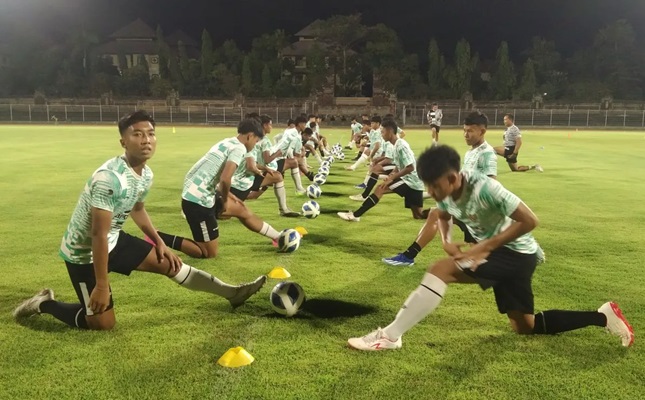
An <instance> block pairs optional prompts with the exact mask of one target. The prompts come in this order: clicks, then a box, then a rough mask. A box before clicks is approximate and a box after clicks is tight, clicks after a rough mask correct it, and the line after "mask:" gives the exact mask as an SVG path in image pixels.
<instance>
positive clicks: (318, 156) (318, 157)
mask: <svg viewBox="0 0 645 400" xmlns="http://www.w3.org/2000/svg"><path fill="white" fill-rule="evenodd" d="M315 154H316V160H318V162H319V163H321V164H322V157H320V154H318V152H316V153H315Z"/></svg>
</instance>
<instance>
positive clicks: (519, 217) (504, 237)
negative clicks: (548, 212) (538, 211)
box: [485, 202, 539, 251]
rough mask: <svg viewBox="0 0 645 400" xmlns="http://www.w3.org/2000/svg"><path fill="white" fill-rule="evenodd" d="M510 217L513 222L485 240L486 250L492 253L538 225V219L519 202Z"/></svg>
mask: <svg viewBox="0 0 645 400" xmlns="http://www.w3.org/2000/svg"><path fill="white" fill-rule="evenodd" d="M510 217H511V219H513V221H514V222H513V223H512V224H511V225H510V226H509V227H508V228H506V229H504V230H503V231H501V232H500V233H498V234H497V235H495V236H493V237H492V238H490V239H487V240H485V243H486V247H487V249H488V250H490V251H492V250H495V249H497V248H500V247H502V246H504V245H505V244H506V243H509V242H512V241H513V240H515V239H517V238H518V237H520V236H522V235H524V234H526V233H529V232H531V231H532V230H533V229H535V228H536V227H537V226H538V224H539V221H538V217H537V216H536V215H535V214H534V213H533V211H531V209H530V208H528V207H527V206H526V204H524V202H520V204H519V205H518V206H517V208H516V209H515V211H513V214H511V216H510Z"/></svg>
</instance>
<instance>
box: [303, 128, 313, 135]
mask: <svg viewBox="0 0 645 400" xmlns="http://www.w3.org/2000/svg"><path fill="white" fill-rule="evenodd" d="M302 134H303V135H309V136H311V135H313V134H314V131H312V130H311V128H305V129H303V130H302Z"/></svg>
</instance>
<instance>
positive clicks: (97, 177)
mask: <svg viewBox="0 0 645 400" xmlns="http://www.w3.org/2000/svg"><path fill="white" fill-rule="evenodd" d="M146 167H147V166H146ZM128 171H130V167H129V166H128V163H127V162H126V161H125V159H124V158H123V156H117V157H114V158H111V159H109V160H107V161H106V162H104V163H103V164H102V165H101V166H100V167H98V168H97V169H96V171H94V173H93V174H92V181H94V182H96V181H103V182H106V183H110V184H116V183H119V184H121V186H125V183H126V182H127V178H126V174H127V172H128Z"/></svg>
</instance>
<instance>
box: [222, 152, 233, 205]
mask: <svg viewBox="0 0 645 400" xmlns="http://www.w3.org/2000/svg"><path fill="white" fill-rule="evenodd" d="M236 169H237V164H235V163H234V162H233V161H227V162H226V164H225V165H224V170H223V171H222V175H221V176H220V180H219V192H220V195H221V196H222V201H223V202H224V203H226V200H228V195H229V192H230V191H231V179H233V173H235V170H236Z"/></svg>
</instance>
